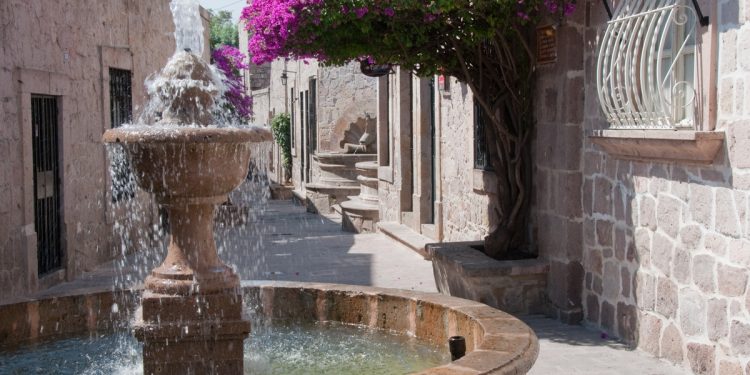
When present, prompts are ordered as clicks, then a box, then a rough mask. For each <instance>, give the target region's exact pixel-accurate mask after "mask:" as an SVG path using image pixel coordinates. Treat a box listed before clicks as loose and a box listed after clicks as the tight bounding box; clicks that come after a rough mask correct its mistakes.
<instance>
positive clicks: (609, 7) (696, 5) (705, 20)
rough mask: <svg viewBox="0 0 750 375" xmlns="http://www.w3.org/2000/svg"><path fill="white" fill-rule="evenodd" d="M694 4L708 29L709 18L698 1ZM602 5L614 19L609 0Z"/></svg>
mask: <svg viewBox="0 0 750 375" xmlns="http://www.w3.org/2000/svg"><path fill="white" fill-rule="evenodd" d="M692 2H693V8H695V12H696V13H697V15H698V21H699V22H700V24H701V26H703V27H706V26H708V23H709V19H708V16H704V15H703V11H702V10H701V6H700V4H698V0H692ZM602 4H604V9H605V10H606V11H607V15H608V16H609V19H610V20H611V19H612V16H613V14H612V7H611V6H610V5H609V0H602Z"/></svg>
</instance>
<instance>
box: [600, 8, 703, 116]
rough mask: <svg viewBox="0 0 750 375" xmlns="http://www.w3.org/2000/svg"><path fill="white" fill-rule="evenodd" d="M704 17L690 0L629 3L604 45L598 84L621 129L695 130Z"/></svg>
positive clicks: (619, 12)
mask: <svg viewBox="0 0 750 375" xmlns="http://www.w3.org/2000/svg"><path fill="white" fill-rule="evenodd" d="M697 25H698V17H697V15H696V12H695V10H694V9H693V8H692V7H691V6H689V5H688V4H686V2H685V0H625V1H621V2H620V4H619V5H618V6H617V8H616V10H615V13H614V17H613V18H612V20H611V21H610V22H609V23H608V25H607V30H606V33H605V34H604V37H603V38H602V41H601V49H600V50H599V56H598V62H597V72H596V73H597V74H596V84H597V89H598V91H599V102H600V104H601V107H602V110H603V111H604V114H605V116H606V119H607V121H608V122H609V123H610V126H611V127H612V128H615V129H677V128H690V129H693V128H695V124H696V123H697V119H696V116H697V114H699V113H700V111H699V110H697V108H696V107H697V105H698V104H699V103H698V100H696V98H698V95H697V92H696V77H698V72H697V70H698V68H699V65H698V64H696V40H697V38H696V29H697Z"/></svg>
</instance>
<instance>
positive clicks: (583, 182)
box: [378, 0, 750, 374]
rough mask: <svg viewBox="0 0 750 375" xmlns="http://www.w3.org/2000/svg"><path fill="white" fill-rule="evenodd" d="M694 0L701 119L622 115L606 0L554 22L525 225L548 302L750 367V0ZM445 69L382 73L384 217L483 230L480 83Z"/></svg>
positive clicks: (705, 367) (643, 340)
mask: <svg viewBox="0 0 750 375" xmlns="http://www.w3.org/2000/svg"><path fill="white" fill-rule="evenodd" d="M611 3H612V5H613V7H617V6H618V5H619V4H620V3H621V2H620V1H614V2H611ZM698 4H699V6H700V8H701V11H702V12H703V14H704V15H705V16H707V17H708V19H709V22H708V24H707V25H705V26H704V25H698V26H697V29H696V33H697V40H698V43H697V46H696V47H695V48H696V49H695V51H696V53H697V55H696V56H697V57H696V59H697V61H698V64H700V71H701V72H702V73H701V74H700V76H699V77H698V78H697V79H698V84H696V87H697V89H696V95H697V97H698V99H697V100H696V102H695V103H696V104H695V106H694V107H695V108H694V111H695V113H696V114H697V115H696V118H697V121H696V123H695V126H694V128H693V129H681V130H667V131H664V130H645V131H643V130H617V131H611V130H612V129H610V127H611V126H610V124H609V123H608V121H607V118H606V117H605V114H604V113H603V111H602V105H601V102H600V95H599V89H598V86H597V71H598V69H600V67H598V58H599V53H600V52H599V51H600V48H601V43H602V40H603V38H604V36H605V33H606V29H607V25H608V21H609V16H608V14H607V12H606V9H605V8H604V6H603V5H602V3H601V2H600V1H579V2H578V8H577V10H576V12H575V14H573V15H572V17H570V18H569V19H566V20H565V22H564V23H562V24H559V25H557V27H556V28H555V29H554V30H555V34H556V41H555V43H556V50H557V58H556V60H555V61H554V62H552V63H548V64H543V65H540V67H539V69H538V74H537V84H536V88H537V89H536V90H537V91H536V112H535V117H536V125H537V131H536V133H535V138H534V146H533V148H534V177H533V179H534V188H533V190H534V198H533V223H532V227H531V228H530V231H531V233H532V237H533V242H534V245H535V247H536V249H537V252H538V256H539V258H540V259H543V260H544V261H546V262H547V263H548V265H549V269H548V276H547V277H548V281H547V285H548V287H547V292H546V298H547V303H548V305H549V306H548V310H549V313H550V314H552V315H554V316H556V317H558V318H559V319H561V320H563V321H566V322H569V323H579V322H581V323H583V324H585V325H588V326H591V327H595V328H597V329H601V330H602V331H605V332H607V333H608V334H609V335H611V336H613V337H617V338H619V339H622V340H623V341H625V342H627V343H629V344H632V345H633V346H637V347H638V348H640V349H642V350H644V351H646V352H649V353H651V354H653V355H655V356H657V357H662V358H665V359H666V360H668V361H671V362H673V363H676V364H678V365H681V366H684V367H685V368H686V369H691V370H692V371H693V372H694V373H700V374H704V373H705V374H741V373H748V372H749V371H750V363H749V360H750V346H748V343H749V342H750V302H748V301H750V290H748V287H747V285H748V281H749V279H750V196H748V190H750V182H749V181H750V170H749V169H748V168H750V164H748V161H747V160H748V157H750V154H748V150H750V136H749V134H750V130H749V129H750V127H748V117H749V116H750V112H748V111H750V102H749V101H748V97H750V95H748V91H747V90H748V83H747V80H748V78H749V77H750V65H748V63H747V61H750V56H749V55H747V52H746V51H748V47H749V46H750V44H749V43H750V4H748V3H747V2H746V1H737V0H719V1H698ZM684 5H686V6H689V7H690V8H691V9H692V8H693V4H692V2H684ZM613 9H614V8H613ZM439 80H441V81H442V82H441V83H439V84H437V87H435V88H432V87H430V85H431V84H432V83H431V82H429V81H430V80H425V79H417V78H414V77H411V76H410V75H409V74H408V73H405V72H401V71H397V72H396V73H395V74H391V75H389V76H388V77H387V78H382V79H381V80H380V82H379V85H378V89H379V107H378V111H379V126H378V129H379V130H378V131H379V134H378V135H379V155H378V156H379V164H380V168H379V178H380V184H379V194H380V200H381V208H380V211H381V212H380V214H381V220H384V221H386V222H390V223H395V224H397V225H399V226H402V227H406V228H408V229H409V230H411V231H412V232H414V233H416V234H420V235H422V236H424V237H425V238H426V240H433V241H441V242H447V241H464V240H481V239H482V238H483V237H484V236H485V235H486V233H487V231H488V230H489V228H490V227H491V225H492V222H491V221H492V215H489V213H490V212H491V209H492V204H493V200H494V192H493V185H494V183H493V180H494V178H495V177H494V175H493V173H492V172H490V171H485V170H483V169H481V168H475V164H476V163H475V161H474V160H473V159H474V158H473V150H474V148H475V142H476V139H474V137H471V136H467V135H471V134H473V131H472V130H473V129H472V128H473V126H474V124H475V120H474V118H473V117H474V108H473V99H472V95H471V92H470V90H469V89H468V88H467V87H466V86H465V85H463V84H461V83H459V82H457V81H456V80H455V79H453V78H442V77H440V78H439ZM445 80H448V82H449V83H450V84H449V85H448V87H446V85H445V84H444V82H445ZM425 103H427V104H426V107H425ZM431 114H432V116H433V117H430V116H431ZM425 118H428V119H429V118H434V119H435V120H434V122H432V123H430V122H429V121H425ZM605 130H606V131H605ZM433 134H434V139H435V140H434V141H431V138H432V137H433ZM714 151H716V152H715V153H714ZM433 176H434V177H433ZM430 194H434V198H433V196H431V195H430ZM430 206H432V207H430ZM425 211H429V212H430V214H431V215H432V216H430V215H428V214H426V213H425ZM381 224H382V223H381Z"/></svg>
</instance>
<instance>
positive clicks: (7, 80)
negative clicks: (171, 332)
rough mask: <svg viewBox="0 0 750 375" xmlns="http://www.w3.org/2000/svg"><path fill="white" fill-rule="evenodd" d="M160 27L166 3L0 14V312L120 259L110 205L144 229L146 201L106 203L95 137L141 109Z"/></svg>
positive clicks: (12, 9) (164, 37)
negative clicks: (129, 209)
mask: <svg viewBox="0 0 750 375" xmlns="http://www.w3.org/2000/svg"><path fill="white" fill-rule="evenodd" d="M203 16H204V26H206V27H205V30H206V32H208V27H207V17H208V15H207V13H205V12H204V13H203ZM171 20H172V14H171V12H170V9H169V1H168V0H159V1H134V0H117V1H107V2H101V1H94V0H91V1H84V0H81V1H54V2H49V1H41V0H34V1H15V0H10V1H3V2H1V3H0V25H2V26H0V51H2V52H0V82H1V83H2V84H0V108H1V109H2V110H0V124H2V125H1V126H0V223H2V225H0V285H2V288H0V301H2V300H7V299H10V298H13V297H16V296H21V295H24V294H27V293H33V292H35V291H37V290H40V289H44V288H45V287H49V286H51V285H54V284H56V283H58V282H61V281H64V280H71V279H72V278H74V277H76V276H78V275H80V274H81V272H84V271H87V270H90V269H92V268H93V267H94V266H96V265H98V264H100V263H101V262H103V261H106V260H109V259H112V258H113V257H114V256H115V255H117V254H120V253H121V252H122V251H124V250H123V249H121V248H120V245H119V242H120V240H119V236H122V235H126V234H123V233H122V232H118V231H115V230H113V228H114V227H115V223H116V222H122V220H126V219H125V215H124V212H125V210H124V208H122V207H119V208H118V207H116V206H114V205H112V204H111V202H112V201H113V199H117V200H120V201H122V202H125V204H124V205H135V204H136V202H138V203H137V204H138V205H141V206H143V207H145V212H146V213H147V215H146V216H147V217H145V218H142V219H136V221H141V222H142V223H141V224H143V225H151V224H154V223H153V222H152V221H153V220H155V218H154V216H153V215H148V213H149V212H152V211H153V207H152V205H151V203H150V200H149V199H148V197H147V196H145V195H142V193H139V192H137V191H131V192H129V193H127V194H126V196H125V197H124V198H115V197H113V190H112V188H111V182H112V177H111V176H110V173H109V163H108V161H107V156H106V151H105V148H104V145H103V144H102V142H101V136H102V134H103V133H104V131H105V130H106V129H108V128H110V127H111V126H113V125H119V124H115V123H113V121H116V122H121V121H124V120H125V117H129V114H128V113H126V112H129V110H128V109H130V110H132V111H134V112H137V111H138V108H139V107H140V106H141V105H142V104H143V101H144V94H145V89H144V86H143V82H144V80H145V79H146V77H147V76H148V75H150V74H152V73H154V72H156V71H158V70H159V69H160V68H161V67H162V66H163V65H164V63H165V62H166V61H167V59H168V58H169V57H170V56H171V54H172V53H173V52H174V50H173V48H172V47H168V46H173V45H174V37H173V34H172V33H173V30H174V26H173V24H172V21H171ZM206 39H208V38H206ZM205 55H206V57H208V51H207V50H206V51H205ZM115 80H117V86H113V84H114V83H113V82H114V81H115ZM128 86H129V91H128V92H127V93H125V92H124V91H122V90H125V91H127V89H128ZM112 87H118V89H117V90H120V91H118V92H117V93H112V92H111V88H112ZM128 100H130V104H129V105H128V104H126V103H127V101H128ZM115 107H116V108H115ZM115 112H116V113H115ZM55 133H56V136H55ZM37 139H44V141H45V142H46V143H41V142H35V140H37ZM55 164H56V166H55ZM120 206H123V205H120ZM130 219H134V218H130ZM130 219H128V220H130ZM45 225H46V227H44V226H45ZM141 228H143V227H139V229H141ZM44 236H47V237H44ZM43 237H44V238H43ZM137 242H138V241H134V243H137ZM42 247H44V248H45V249H46V250H42ZM127 250H132V249H127ZM41 251H45V252H46V253H44V254H42V253H41ZM50 253H52V254H51V255H50ZM50 257H51V258H54V259H53V260H52V261H50V260H49V259H51V258H50ZM42 258H44V259H42ZM45 259H46V260H45Z"/></svg>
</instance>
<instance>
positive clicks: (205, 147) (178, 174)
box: [102, 125, 273, 203]
mask: <svg viewBox="0 0 750 375" xmlns="http://www.w3.org/2000/svg"><path fill="white" fill-rule="evenodd" d="M102 139H103V141H104V142H105V143H111V144H121V145H122V146H123V147H124V148H125V149H126V151H127V153H128V155H129V158H130V160H131V162H132V164H133V167H134V169H135V177H136V180H137V182H138V185H139V186H140V187H141V188H143V189H144V190H146V191H149V192H151V193H154V194H155V195H156V197H157V199H158V200H159V202H160V203H170V202H172V201H177V200H184V199H186V198H188V199H189V198H200V201H202V202H205V203H222V202H223V201H224V199H226V195H227V194H229V192H231V191H232V190H234V189H235V188H236V187H237V186H238V185H239V184H240V183H241V182H242V180H243V179H244V178H245V177H246V176H247V172H248V166H249V163H250V152H251V144H253V143H258V142H267V141H271V140H272V139H273V138H272V135H271V133H270V131H268V129H265V128H261V127H250V128H218V127H188V126H179V127H178V126H145V125H142V126H128V127H122V128H115V129H110V130H107V131H106V132H105V133H104V136H103V137H102ZM165 171H169V172H168V173H167V172H165Z"/></svg>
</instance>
